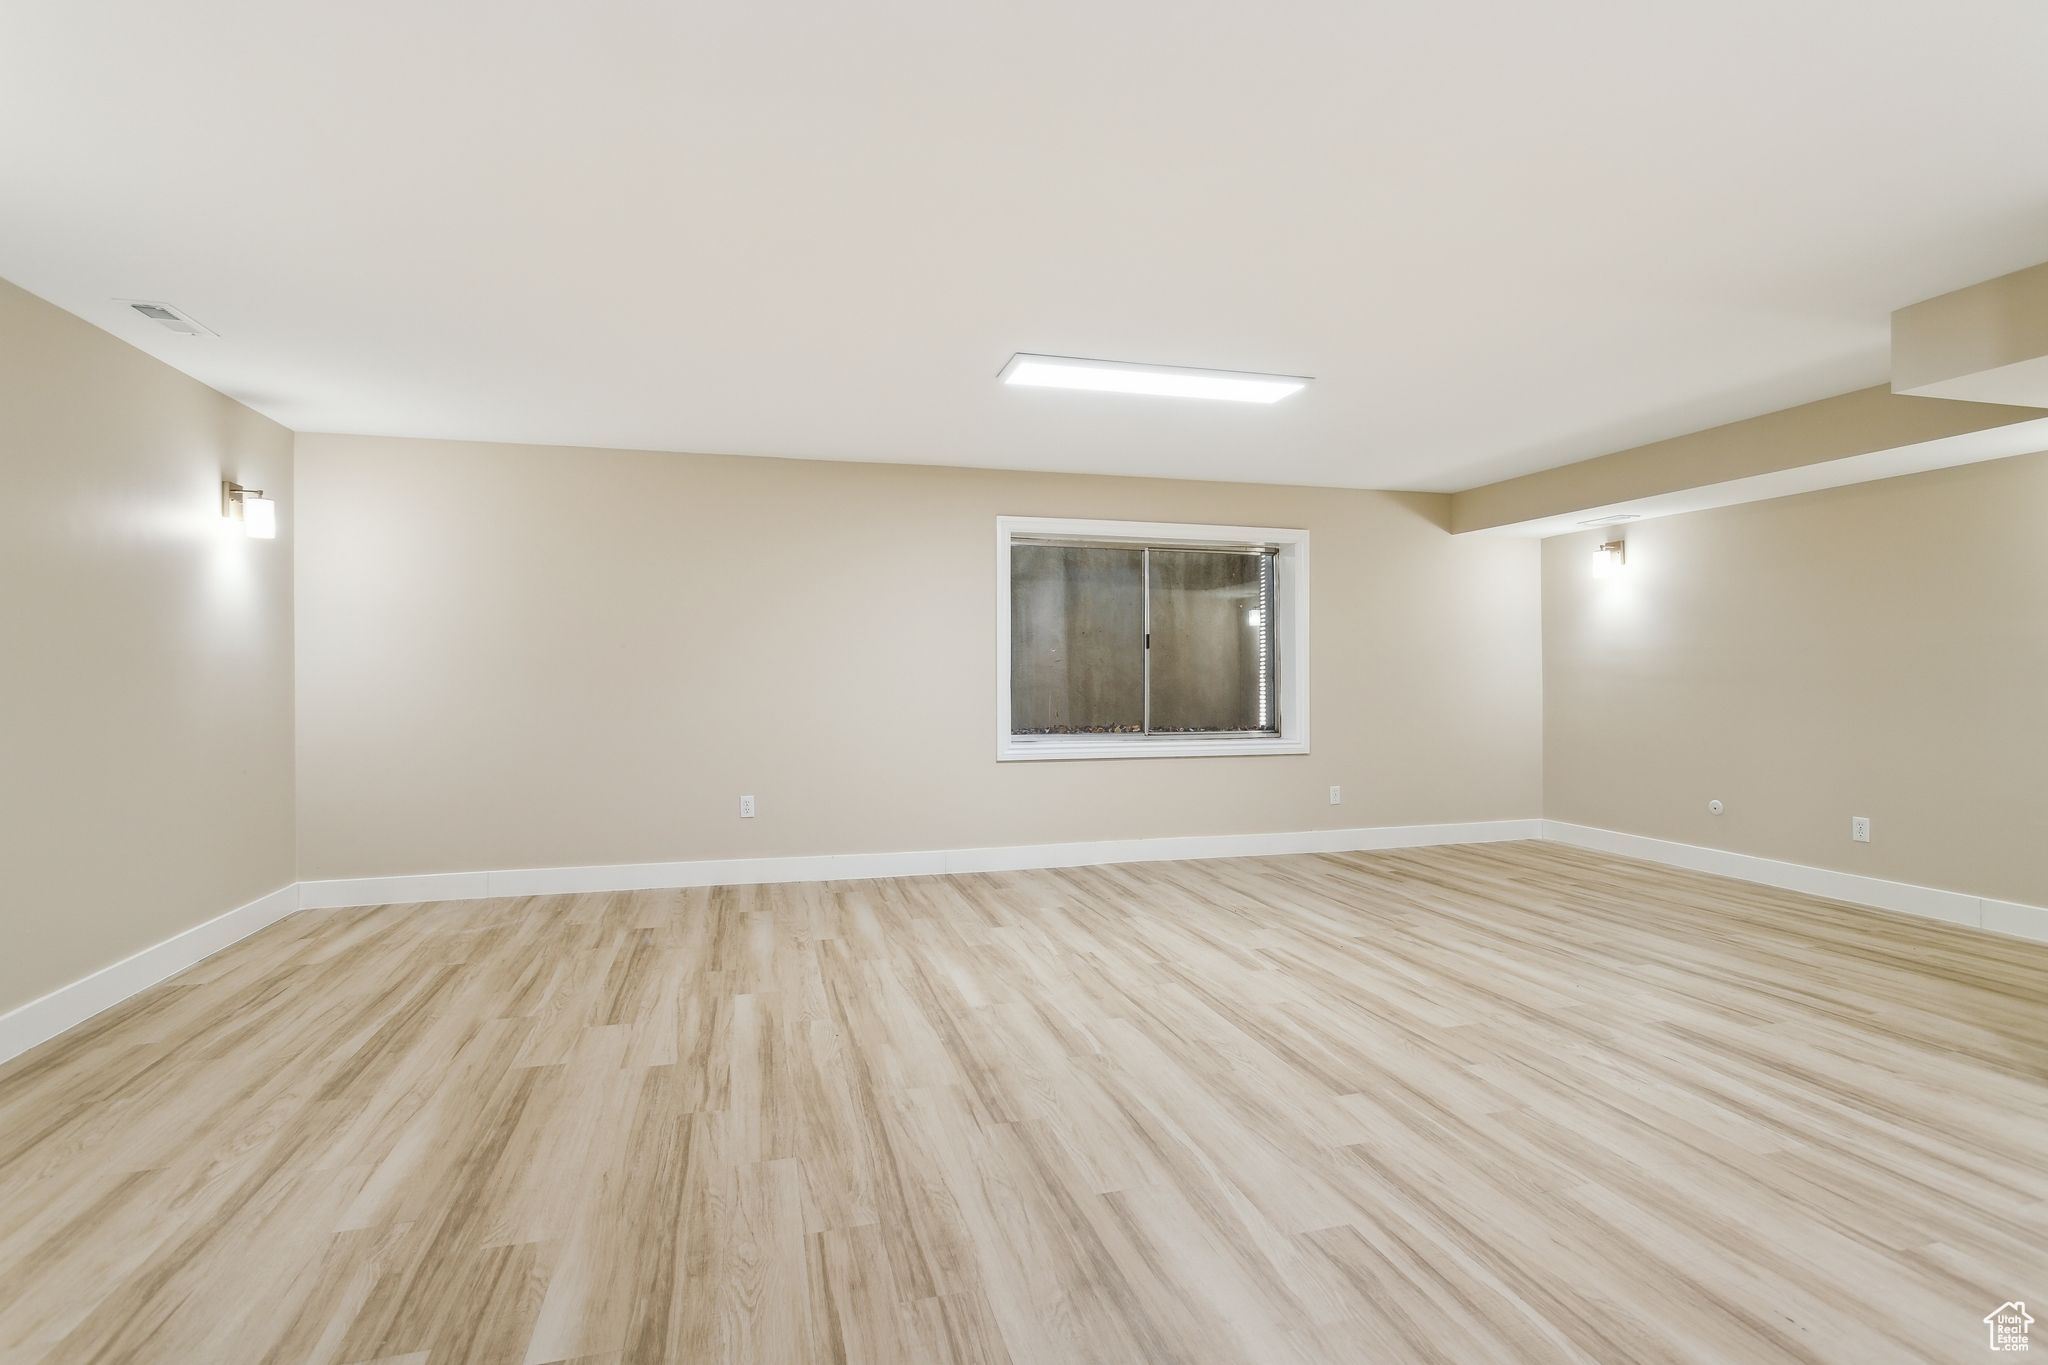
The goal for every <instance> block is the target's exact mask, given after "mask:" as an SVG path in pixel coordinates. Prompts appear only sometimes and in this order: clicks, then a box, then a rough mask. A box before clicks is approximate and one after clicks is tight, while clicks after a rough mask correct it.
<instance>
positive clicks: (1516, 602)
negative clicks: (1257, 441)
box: [298, 436, 1541, 879]
mask: <svg viewBox="0 0 2048 1365" xmlns="http://www.w3.org/2000/svg"><path fill="white" fill-rule="evenodd" d="M298 473H299V487H300V493H299V498H300V503H301V509H300V510H301V521H300V528H299V529H300V546H299V581H298V589H299V598H298V601H299V621H300V653H299V678H300V684H301V685H300V690H299V774H300V788H299V796H300V839H301V863H300V874H301V875H302V876H303V877H306V878H309V879H317V878H329V877H348V876H365V875H378V874H394V873H408V872H429V871H454V870H475V869H480V868H501V867H532V866H557V865H577V864H593V863H625V862H643V861H663V860H670V859H694V858H722V857H750V856H770V855H784V854H811V853H837V852H889V851H904V850H917V849H938V848H954V847H974V846H984V845H995V844H1028V843H1042V842H1061V841H1069V840H1094V839H1113V838H1126V837H1142V836H1150V835H1180V834H1203V833H1236V832H1252V831H1270V830H1304V829H1314V828H1321V827H1345V826H1358V825H1391V824H1410V823H1419V822H1434V821H1454V820H1483V819H1493V818H1511V817H1530V816H1534V815H1535V814H1537V808H1538V801H1539V798H1540V785H1541V776H1540V749H1539V729H1540V712H1539V705H1540V703H1539V694H1538V685H1539V670H1540V658H1539V651H1540V639H1541V630H1540V624H1539V621H1538V617H1537V608H1538V598H1537V587H1538V573H1537V554H1538V550H1537V546H1536V545H1535V544H1534V543H1533V542H1517V541H1509V540H1492V541H1488V540H1472V539H1466V540H1458V539H1454V538H1453V537H1451V536H1450V535H1448V534H1446V532H1445V530H1444V521H1445V519H1446V516H1447V510H1448V508H1447V504H1448V499H1447V498H1445V497H1443V496H1440V495H1393V494H1380V493H1361V492H1342V491H1332V490H1317V489H1302V488H1275V487H1252V486H1241V485H1225V484H1202V483H1174V482H1163V481H1144V480H1129V479H1094V478H1077V477H1069V476H1051V475H1032V474H1014V473H999V472H991V471H975V470H959V469H946V468H929V467H907V466H886V465H856V464H830V463H813V462H804V461H793V460H762V459H734V458H722V457H710V456H685V455H668V454H649V453H635V452H619V451H601V450H568V449H557V448H546V447H531V446H496V445H474V444H462V443H453V442H438V441H409V440H393V439H382V438H369V437H338V436H302V437H300V438H299V442H298ZM1004 513H1010V514H1018V515H1041V516H1084V517H1120V518H1133V519H1144V520H1165V521H1226V522H1238V523H1248V524H1260V525H1278V526H1306V527H1308V528H1309V529H1310V530H1311V531H1312V532H1313V535H1314V540H1313V556H1314V561H1313V583H1314V594H1315V595H1314V600H1313V602H1312V616H1313V620H1312V630H1313V648H1312V653H1313V671H1312V675H1311V687H1312V695H1313V701H1312V705H1313V740H1314V745H1315V751H1314V753H1312V754H1309V755H1306V756H1299V757H1296V756H1287V757H1278V756H1276V757H1254V758H1238V759H1151V760H1124V761H1095V762H1087V763H1048V762H1036V763H1005V764H998V763H997V762H996V761H995V758H994V747H995V745H994V687H995V680H994V669H995V642H994V638H993V634H992V632H993V630H994V617H993V608H994V593H995V587H994V581H993V579H994V555H995V550H994V535H995V518H996V517H997V516H998V515H999V514H1004ZM1332 783H1341V784H1343V786H1344V788H1345V793H1346V802H1345V804H1344V805H1343V806H1341V807H1332V806H1331V805H1330V804H1329V787H1330V785H1331V784H1332ZM742 793H751V794H753V795H755V796H756V797H758V798H759V802H760V815H759V817H758V818H756V819H753V820H748V821H743V820H741V819H739V818H738V814H737V809H738V798H739V796H740V795H741V794H742Z"/></svg>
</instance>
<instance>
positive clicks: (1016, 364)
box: [996, 353, 1308, 403]
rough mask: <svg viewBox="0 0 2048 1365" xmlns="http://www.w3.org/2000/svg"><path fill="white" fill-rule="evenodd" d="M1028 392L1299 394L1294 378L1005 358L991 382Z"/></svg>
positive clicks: (1252, 397) (1301, 384)
mask: <svg viewBox="0 0 2048 1365" xmlns="http://www.w3.org/2000/svg"><path fill="white" fill-rule="evenodd" d="M996 377H997V378H998V379H1001V380H1002V381H1003V382H1004V383H1005V384H1012V385H1015V386H1017V387H1018V388H1029V389H1090V390H1093V391H1094V392H1096V393H1141V394H1147V395H1149V396H1152V397H1155V398H1220V399H1222V400H1224V401H1225V402H1230V403H1277V402H1279V401H1280V400H1281V399H1283V398H1285V397H1287V396H1288V395H1289V394H1291V393H1300V392H1301V391H1302V389H1304V388H1305V387H1307V385H1308V380H1307V379H1306V378H1304V377H1302V376H1299V375H1287V374H1246V373H1244V372H1243V371H1240V370H1197V369H1190V368H1188V367H1187V366H1185V365H1138V364H1133V363H1132V362H1131V361H1128V360H1082V359H1079V358H1077V357H1074V356H1064V355H1024V354H1021V353H1020V354H1018V355H1013V356H1011V357H1010V363H1009V364H1007V365H1005V366H1003V372H1002V373H1001V374H1000V375H998V376H996Z"/></svg>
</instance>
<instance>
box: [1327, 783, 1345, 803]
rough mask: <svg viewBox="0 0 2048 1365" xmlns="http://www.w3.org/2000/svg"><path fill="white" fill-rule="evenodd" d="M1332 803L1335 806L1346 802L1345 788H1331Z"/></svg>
mask: <svg viewBox="0 0 2048 1365" xmlns="http://www.w3.org/2000/svg"><path fill="white" fill-rule="evenodd" d="M1330 804H1331V805H1333V806H1341V805H1343V804H1344V789H1343V788H1342V787H1332V788H1330Z"/></svg>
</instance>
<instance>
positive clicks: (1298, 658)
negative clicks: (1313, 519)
mask: <svg viewBox="0 0 2048 1365" xmlns="http://www.w3.org/2000/svg"><path fill="white" fill-rule="evenodd" d="M1020 538H1025V539H1047V538H1051V539H1060V540H1069V539H1071V540H1079V541H1090V542H1095V543H1098V544H1103V545H1153V546H1172V545H1198V546H1203V547H1206V548H1209V549H1218V548H1236V547H1239V546H1242V547H1244V548H1246V549H1250V548H1253V547H1262V548H1271V549H1272V550H1273V551H1274V555H1273V595H1274V597H1275V599H1276V601H1277V607H1276V609H1275V618H1276V619H1275V620H1274V622H1273V646H1274V649H1275V652H1276V658H1275V662H1274V688H1273V691H1274V696H1275V698H1276V699H1277V700H1278V701H1279V703H1280V733H1279V734H1277V735H1234V736H1217V737H1213V738H1210V737H1203V736H1195V735H1152V736H1144V737H1133V736H1121V735H1101V736H1095V735H1013V734H1011V733H1010V546H1011V545H1012V544H1014V543H1015V542H1016V541H1017V540H1018V539H1020ZM1308 671H1309V652H1308V532H1307V531H1304V530H1299V529H1294V528H1288V527H1275V526H1205V525H1198V524H1195V523H1190V522H1177V521H1083V520H1074V519H1070V518H1065V517H997V518H996V758H997V760H998V761H1000V762H1006V763H1007V762H1014V761H1018V760H1023V759H1075V758H1216V757H1224V756H1247V755H1253V754H1305V753H1307V752H1308V751H1309V750H1308Z"/></svg>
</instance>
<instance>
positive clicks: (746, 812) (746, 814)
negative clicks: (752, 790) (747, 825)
mask: <svg viewBox="0 0 2048 1365" xmlns="http://www.w3.org/2000/svg"><path fill="white" fill-rule="evenodd" d="M753 818H754V798H753V797H751V796H742V797H741V798H740V819H742V820H751V819H753Z"/></svg>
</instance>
